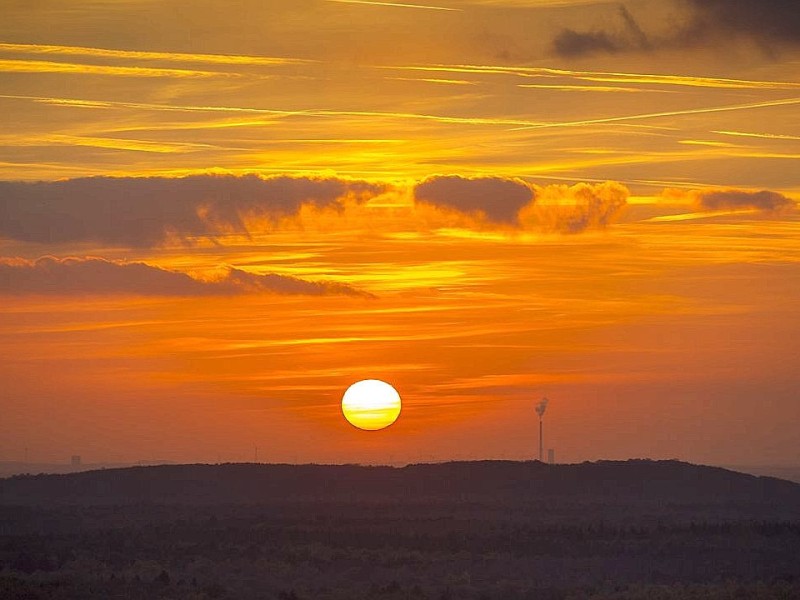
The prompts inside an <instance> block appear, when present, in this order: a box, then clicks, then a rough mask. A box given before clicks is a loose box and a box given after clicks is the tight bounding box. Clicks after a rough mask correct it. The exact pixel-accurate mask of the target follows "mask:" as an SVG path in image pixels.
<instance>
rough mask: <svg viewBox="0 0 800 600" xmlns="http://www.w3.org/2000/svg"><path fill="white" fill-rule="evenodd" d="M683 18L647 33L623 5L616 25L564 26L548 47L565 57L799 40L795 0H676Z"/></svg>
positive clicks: (799, 19)
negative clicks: (743, 40)
mask: <svg viewBox="0 0 800 600" xmlns="http://www.w3.org/2000/svg"><path fill="white" fill-rule="evenodd" d="M675 6H676V9H678V10H679V11H680V12H681V17H680V18H679V19H678V20H679V22H682V24H681V25H677V26H675V27H673V28H672V30H671V31H670V33H669V34H666V35H661V36H659V37H655V36H648V35H647V34H646V33H645V32H644V31H643V30H642V28H641V27H640V26H639V23H638V22H637V21H636V19H635V18H634V17H633V15H631V13H630V12H628V10H627V9H626V8H625V7H624V6H620V7H619V9H618V19H617V22H616V23H615V24H612V25H609V26H608V27H606V28H603V29H596V30H592V31H576V30H574V29H570V28H564V29H562V30H561V31H560V32H559V33H557V34H556V35H555V36H554V38H553V41H552V49H553V52H554V53H555V54H557V55H559V56H564V57H568V58H572V57H581V56H588V55H592V54H598V53H616V52H635V51H641V50H650V49H654V48H693V47H698V46H705V45H715V44H727V43H731V42H734V43H735V40H736V39H737V38H742V37H744V38H747V39H750V40H752V41H754V42H756V43H757V44H759V45H760V46H761V47H762V48H764V49H766V50H768V51H771V50H772V49H773V48H774V47H776V46H780V45H787V44H788V45H796V44H800V2H798V0H675Z"/></svg>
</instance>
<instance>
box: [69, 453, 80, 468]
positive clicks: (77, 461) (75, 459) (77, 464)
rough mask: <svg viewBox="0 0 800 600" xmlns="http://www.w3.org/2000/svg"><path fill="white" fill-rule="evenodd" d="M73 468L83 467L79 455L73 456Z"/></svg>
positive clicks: (71, 461)
mask: <svg viewBox="0 0 800 600" xmlns="http://www.w3.org/2000/svg"><path fill="white" fill-rule="evenodd" d="M69 464H71V465H72V466H73V467H80V466H81V457H80V456H79V455H77V454H73V455H72V458H71V459H70V461H69Z"/></svg>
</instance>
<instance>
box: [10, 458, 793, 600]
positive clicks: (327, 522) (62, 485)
mask: <svg viewBox="0 0 800 600" xmlns="http://www.w3.org/2000/svg"><path fill="white" fill-rule="evenodd" d="M0 598H2V599H7V598H8V599H12V598H13V599H15V598H26V599H32V600H33V599H46V598H58V599H67V598H76V599H93V598H98V599H99V598H103V599H106V598H133V599H151V598H172V599H175V600H178V599H189V598H192V599H203V598H225V599H242V600H248V599H276V600H278V599H280V600H289V599H292V600H294V599H331V600H333V599H342V600H344V599H347V600H357V599H398V600H399V599H409V600H410V599H415V600H424V599H436V600H439V599H457V598H469V599H476V600H477V599H487V600H488V599H498V600H506V599H509V600H511V599H520V600H521V599H538V598H541V599H545V600H548V599H561V598H564V599H566V598H570V599H581V598H609V599H619V600H622V599H633V598H636V599H642V600H644V599H650V598H654V599H661V598H663V599H667V598H670V599H672V598H697V599H700V598H703V599H717V598H742V599H745V598H747V599H749V598H754V599H759V598H800V485H798V484H795V483H790V482H786V481H782V480H778V479H771V478H763V477H762V478H759V477H753V476H750V475H744V474H740V473H734V472H731V471H726V470H723V469H717V468H712V467H700V466H695V465H689V464H686V463H679V462H674V461H661V462H653V461H627V462H599V463H584V464H580V465H557V466H551V465H544V464H542V463H538V462H529V463H514V462H496V461H492V462H472V463H448V464H440V465H412V466H409V467H405V468H402V469H397V468H389V467H355V466H312V465H308V466H287V465H219V466H211V465H187V466H177V465H170V466H161V467H142V468H130V469H115V470H106V471H94V472H85V473H75V474H70V475H38V476H20V477H13V478H10V479H4V480H0Z"/></svg>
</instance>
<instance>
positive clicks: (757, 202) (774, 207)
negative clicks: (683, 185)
mask: <svg viewBox="0 0 800 600" xmlns="http://www.w3.org/2000/svg"><path fill="white" fill-rule="evenodd" d="M689 197H690V199H691V200H692V201H693V203H694V205H695V206H696V207H697V209H698V210H746V209H755V210H763V211H769V212H777V211H781V210H786V209H789V208H793V207H795V206H796V204H795V202H794V201H793V200H791V199H789V198H787V197H786V196H784V195H783V194H779V193H778V192H771V191H769V190H761V191H760V192H748V191H743V190H696V191H691V192H689Z"/></svg>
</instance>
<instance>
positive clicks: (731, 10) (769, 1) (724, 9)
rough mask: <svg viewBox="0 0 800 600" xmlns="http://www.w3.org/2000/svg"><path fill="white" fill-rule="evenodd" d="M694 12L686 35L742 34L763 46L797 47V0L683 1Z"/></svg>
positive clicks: (799, 38) (799, 28)
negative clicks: (772, 43)
mask: <svg viewBox="0 0 800 600" xmlns="http://www.w3.org/2000/svg"><path fill="white" fill-rule="evenodd" d="M686 3H687V4H688V5H689V6H690V7H691V8H692V9H693V11H694V14H693V19H692V21H691V23H690V25H689V27H688V28H687V29H688V30H689V31H691V30H696V31H698V32H701V31H710V32H715V33H724V32H730V33H735V34H744V35H747V36H750V37H752V38H754V39H756V40H758V41H760V42H763V43H767V44H769V43H771V42H784V43H790V44H799V43H800V2H798V1H797V0H686Z"/></svg>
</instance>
